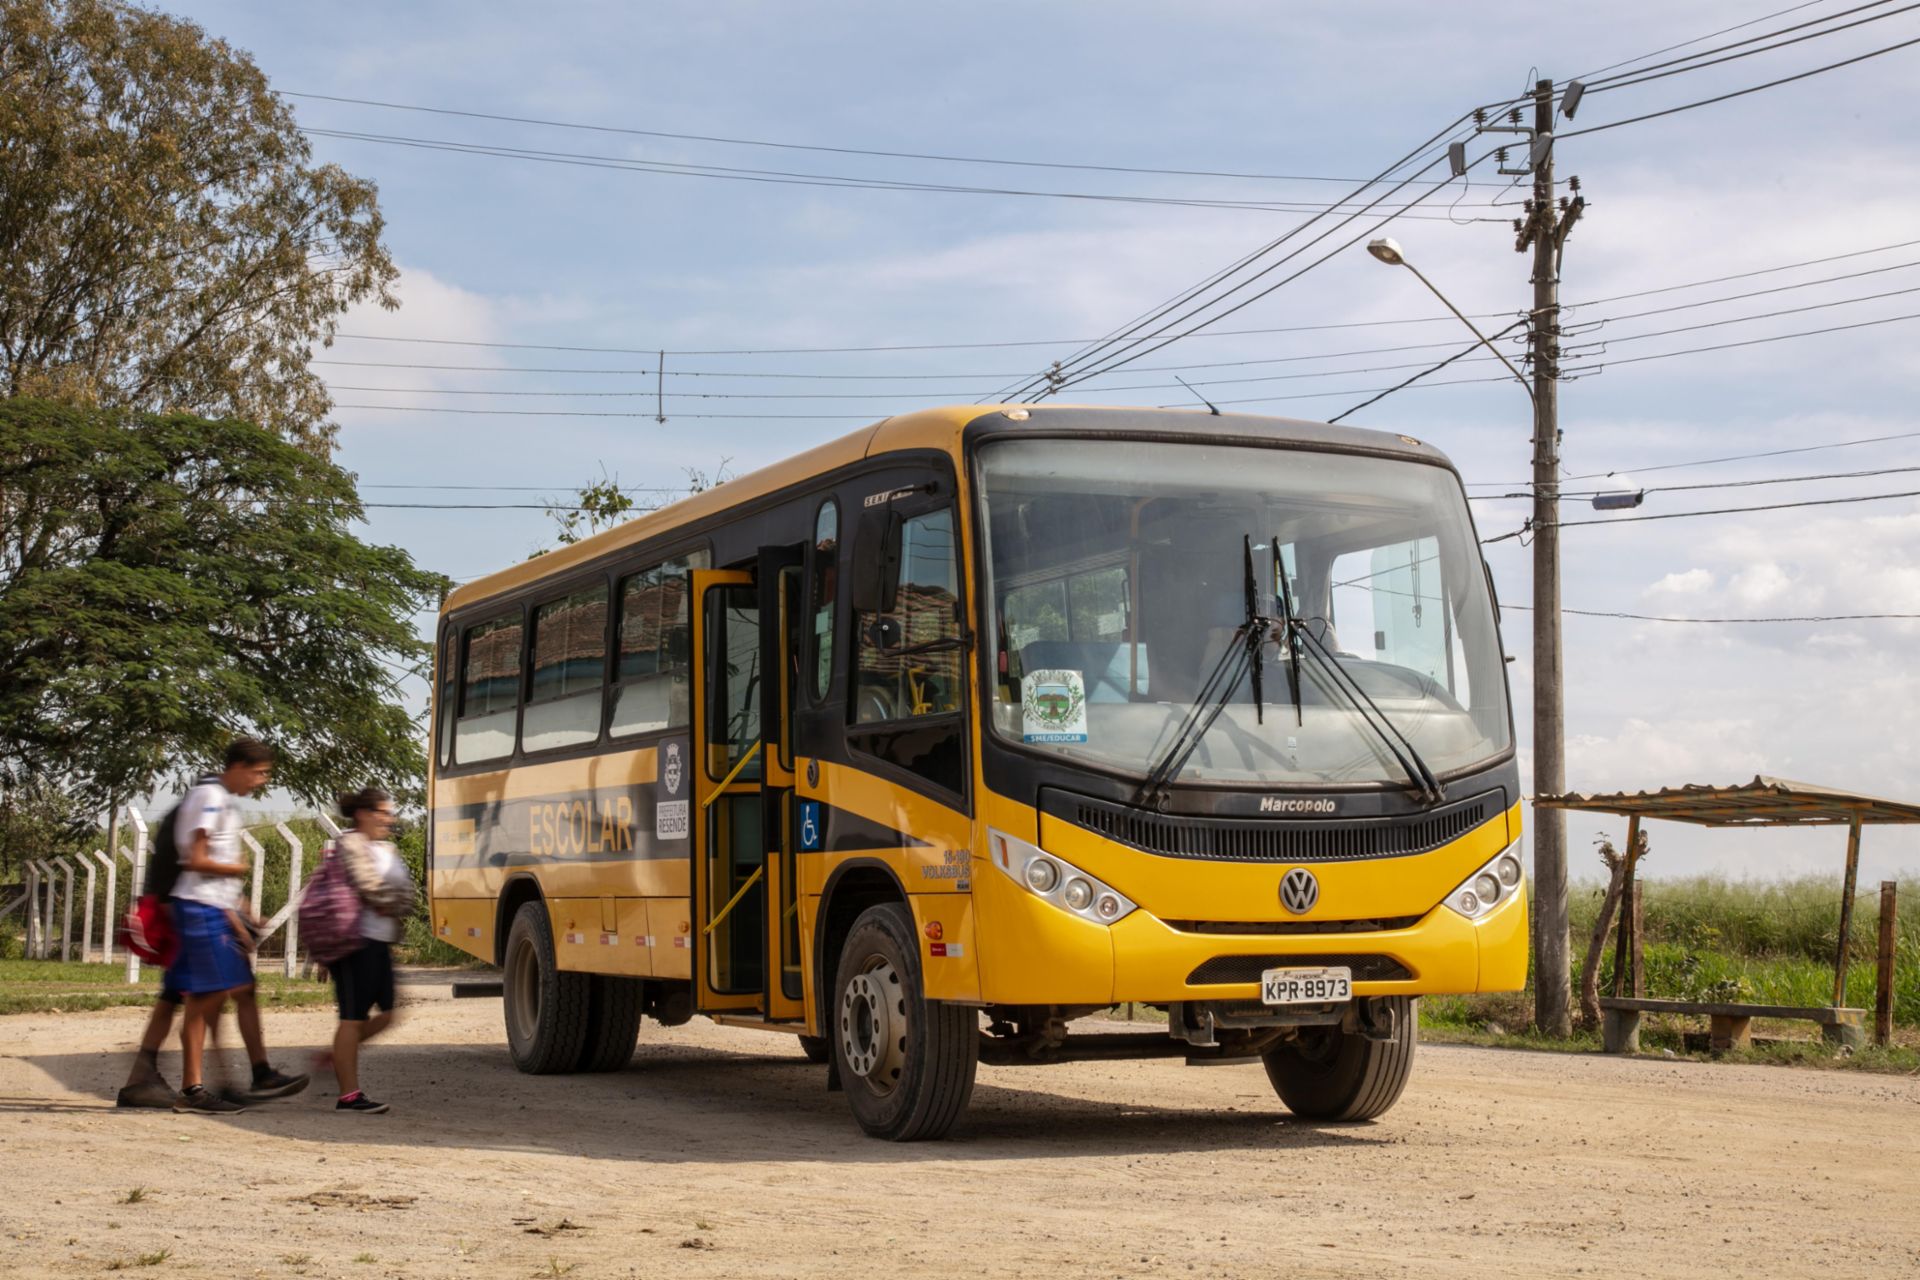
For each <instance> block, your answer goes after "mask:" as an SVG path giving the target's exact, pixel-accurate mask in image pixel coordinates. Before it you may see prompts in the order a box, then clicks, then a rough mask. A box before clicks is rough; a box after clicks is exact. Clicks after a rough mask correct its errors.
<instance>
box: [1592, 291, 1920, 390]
mask: <svg viewBox="0 0 1920 1280" xmlns="http://www.w3.org/2000/svg"><path fill="white" fill-rule="evenodd" d="M1805 309H1806V310H1811V309H1812V308H1805ZM1779 314H1782V315H1787V314H1791V313H1790V312H1781V313H1779ZM1764 318H1765V317H1762V316H1741V317H1739V320H1749V319H1751V320H1759V319H1764ZM1903 320H1920V312H1909V313H1907V314H1906V315H1903V316H1886V317H1883V318H1882V319H1879V320H1862V321H1860V322H1859V323H1857V324H1835V325H1828V326H1827V327H1826V328H1824V329H1800V330H1797V331H1795V332H1793V333H1776V334H1773V335H1772V336H1770V337H1765V338H1748V339H1746V340H1745V341H1743V342H1717V343H1714V344H1713V345H1712V346H1706V347H1683V348H1681V349H1680V350H1678V351H1658V352H1655V353H1654V354H1652V355H1647V356H1625V357H1622V358H1621V359H1619V360H1601V361H1598V362H1596V363H1593V364H1587V365H1581V366H1579V367H1578V368H1573V369H1568V370H1567V371H1566V376H1568V377H1580V376H1583V375H1585V374H1589V373H1599V372H1601V371H1602V370H1604V369H1608V368H1611V367H1613V366H1615V365H1622V364H1643V363H1645V362H1646V361H1648V360H1671V359H1673V358H1674V357H1675V356H1694V355H1699V354H1701V353H1702V352H1706V351H1731V350H1733V349H1734V348H1736V347H1758V346H1764V345H1766V344H1767V343H1770V342H1785V341H1787V340H1788V339H1790V338H1811V337H1815V336H1817V335H1819V334H1823V333H1846V332H1848V331H1850V330H1853V329H1871V328H1874V327H1875V326H1876V325H1883V324H1898V323H1900V322H1901V321H1903ZM1737 322H1738V321H1736V320H1729V321H1726V322H1725V323H1728V324H1734V323H1737ZM1718 327H1719V326H1718V325H1690V326H1688V328H1692V329H1712V328H1718ZM1684 332H1686V330H1684V329H1668V330H1666V333H1684ZM1663 336H1665V335H1664V334H1654V333H1635V334H1629V335H1627V337H1625V338H1614V339H1612V341H1614V342H1627V341H1631V340H1632V339H1635V338H1655V337H1663Z"/></svg>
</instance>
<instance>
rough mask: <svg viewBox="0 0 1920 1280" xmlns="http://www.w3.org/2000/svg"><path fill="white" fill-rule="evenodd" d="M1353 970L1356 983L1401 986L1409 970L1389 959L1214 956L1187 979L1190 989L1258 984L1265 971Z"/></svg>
mask: <svg viewBox="0 0 1920 1280" xmlns="http://www.w3.org/2000/svg"><path fill="white" fill-rule="evenodd" d="M1328 968H1344V969H1351V970H1353V980H1354V981H1355V982H1404V981H1406V980H1407V979H1408V978H1411V977H1412V976H1413V972H1412V970H1410V969H1408V968H1407V966H1405V965H1404V964H1401V963H1400V962H1399V961H1398V960H1395V959H1394V958H1393V957H1392V956H1340V955H1324V956H1215V957H1214V958H1213V959H1211V960H1209V961H1207V962H1206V963H1205V964H1203V965H1201V966H1200V967H1199V968H1198V969H1195V970H1194V971H1193V972H1192V973H1190V974H1188V975H1187V985H1188V986H1190V987H1204V986H1218V985H1222V984H1225V983H1229V982H1258V981H1260V975H1261V974H1262V973H1263V972H1265V971H1266V970H1268V969H1328Z"/></svg>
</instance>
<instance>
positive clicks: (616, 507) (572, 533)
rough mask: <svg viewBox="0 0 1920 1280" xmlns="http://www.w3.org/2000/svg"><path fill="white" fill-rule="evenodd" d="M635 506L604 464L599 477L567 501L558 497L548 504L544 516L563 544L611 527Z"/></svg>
mask: <svg viewBox="0 0 1920 1280" xmlns="http://www.w3.org/2000/svg"><path fill="white" fill-rule="evenodd" d="M635 505H636V504H635V502H634V498H633V495H632V494H631V493H628V492H627V491H626V490H625V489H622V488H621V487H620V480H619V477H617V476H612V475H609V474H608V473H607V468H606V465H605V464H604V463H603V464H602V465H601V467H600V478H599V479H598V480H595V481H594V482H593V483H592V484H589V485H587V486H586V487H584V488H582V489H580V490H578V491H576V492H575V493H574V495H573V501H572V502H571V503H570V504H562V503H561V502H560V501H559V500H558V499H555V500H554V501H553V502H551V503H549V504H548V506H547V515H548V516H549V517H551V518H552V520H553V523H554V525H555V530H554V538H555V539H556V540H557V541H558V542H559V543H560V545H561V546H563V547H565V546H571V545H572V544H574V543H576V542H578V541H580V540H581V539H582V538H590V537H592V536H593V535H594V534H596V533H599V532H600V531H601V530H602V529H611V528H612V527H613V526H614V525H616V524H619V523H620V522H621V521H622V520H624V519H626V516H627V513H628V512H629V511H632V510H633V509H634V506H635Z"/></svg>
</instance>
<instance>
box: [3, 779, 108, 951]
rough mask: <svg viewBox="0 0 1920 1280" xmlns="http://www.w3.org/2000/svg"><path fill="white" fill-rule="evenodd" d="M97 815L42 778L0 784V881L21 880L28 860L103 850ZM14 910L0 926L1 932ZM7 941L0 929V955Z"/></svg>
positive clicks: (12, 919) (13, 917) (8, 922)
mask: <svg viewBox="0 0 1920 1280" xmlns="http://www.w3.org/2000/svg"><path fill="white" fill-rule="evenodd" d="M96 816H97V815H96V814H95V813H93V812H91V811H88V810H86V809H84V808H82V807H81V806H79V805H78V804H76V803H75V802H74V800H73V798H72V797H70V796H68V795H66V794H64V793H63V792H61V791H60V790H59V789H58V788H56V787H53V786H50V785H48V783H47V780H46V779H44V778H25V779H22V780H20V782H19V783H18V784H17V785H15V786H11V787H5V788H0V884H4V883H8V882H12V881H17V880H19V879H20V878H21V877H22V876H23V875H24V874H25V873H24V870H23V868H22V864H23V863H24V862H25V860H26V859H28V858H60V857H65V856H66V855H68V854H84V853H86V852H87V851H88V850H89V849H98V848H103V847H104V845H103V835H102V833H101V832H100V830H99V828H98V826H97V825H96V824H95V821H94V819H95V817H96ZM17 914H18V913H16V915H15V916H10V917H8V920H7V922H6V924H0V931H3V930H4V929H5V928H6V927H7V924H11V923H13V922H14V920H15V919H17ZM5 945H6V942H5V935H4V933H0V955H4V954H5V951H4V947H5Z"/></svg>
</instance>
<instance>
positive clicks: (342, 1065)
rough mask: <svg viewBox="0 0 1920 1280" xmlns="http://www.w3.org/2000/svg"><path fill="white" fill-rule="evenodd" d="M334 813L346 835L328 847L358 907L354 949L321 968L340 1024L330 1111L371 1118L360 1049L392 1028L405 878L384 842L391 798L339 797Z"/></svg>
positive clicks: (378, 793)
mask: <svg viewBox="0 0 1920 1280" xmlns="http://www.w3.org/2000/svg"><path fill="white" fill-rule="evenodd" d="M340 812H341V815H342V816H344V817H345V818H346V820H347V821H348V822H349V823H351V824H352V830H350V831H347V832H345V833H344V834H342V835H341V837H340V838H339V840H338V841H336V842H335V844H334V852H333V856H334V857H335V858H337V859H339V862H340V870H341V872H342V873H343V874H344V879H345V880H346V882H347V883H348V884H349V885H351V886H352V888H353V892H354V895H355V896H356V897H358V899H359V901H360V916H359V921H358V933H359V938H360V945H359V946H358V947H357V948H356V949H354V950H352V951H349V952H348V953H347V954H346V955H344V956H341V957H339V958H337V959H334V960H332V961H330V962H328V964H327V969H328V971H329V972H331V973H332V975H333V989H334V997H335V1001H336V1003H337V1004H338V1005H339V1009H340V1025H339V1027H338V1028H337V1029H336V1030H335V1031H334V1033H333V1064H332V1065H333V1074H334V1077H335V1078H336V1079H337V1080H339V1082H340V1100H339V1101H338V1102H337V1103H335V1104H334V1109H335V1110H337V1111H358V1112H363V1113H365V1114H368V1115H379V1114H381V1113H382V1112H384V1111H386V1110H387V1104H386V1103H384V1102H375V1101H374V1100H373V1099H372V1098H369V1097H368V1096H367V1095H366V1094H365V1093H363V1092H362V1091H361V1089H360V1046H361V1044H362V1043H364V1042H365V1041H368V1040H371V1039H373V1037H375V1036H377V1035H379V1034H380V1033H381V1032H383V1031H385V1030H386V1029H387V1028H389V1027H391V1026H392V1025H393V944H394V943H396V942H398V941H400V934H401V929H402V927H403V922H404V921H405V920H406V918H407V915H408V914H409V913H410V912H411V911H412V910H413V901H414V891H413V878H412V877H411V876H410V875H408V874H407V864H406V862H405V861H404V860H403V859H402V858H401V857H400V851H399V850H397V849H395V848H394V847H393V843H392V842H391V841H389V840H388V839H387V836H388V834H389V833H390V832H391V831H392V830H393V797H391V796H389V795H388V794H387V793H386V792H384V791H382V790H380V789H379V788H378V787H367V788H365V789H364V790H361V791H356V792H353V793H351V794H349V795H343V796H341V797H340ZM376 1006H377V1007H378V1008H379V1010H380V1012H379V1013H378V1014H377V1015H376V1014H374V1012H373V1010H374V1008H375V1007H376Z"/></svg>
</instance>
